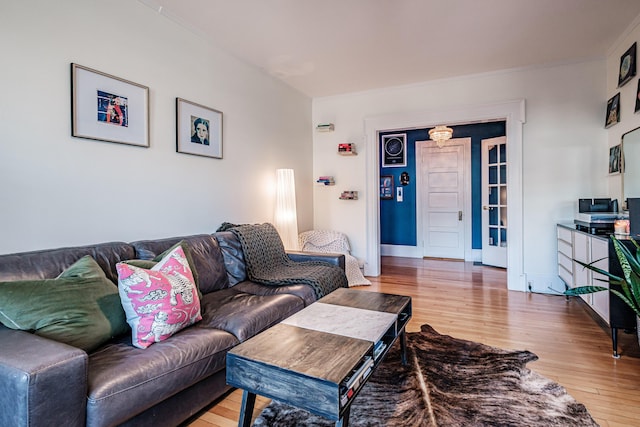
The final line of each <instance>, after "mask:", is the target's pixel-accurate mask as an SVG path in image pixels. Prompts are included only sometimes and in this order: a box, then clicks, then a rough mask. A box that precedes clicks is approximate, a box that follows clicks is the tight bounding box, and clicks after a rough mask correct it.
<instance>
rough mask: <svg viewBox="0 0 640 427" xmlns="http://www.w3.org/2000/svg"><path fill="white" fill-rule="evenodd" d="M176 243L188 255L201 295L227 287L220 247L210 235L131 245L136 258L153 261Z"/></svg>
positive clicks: (149, 241) (141, 242) (227, 282)
mask: <svg viewBox="0 0 640 427" xmlns="http://www.w3.org/2000/svg"><path fill="white" fill-rule="evenodd" d="M181 241H182V242H181ZM178 242H181V244H182V247H183V248H184V249H185V251H187V252H188V253H189V256H190V258H191V261H192V269H193V270H194V271H195V275H196V276H197V279H198V287H199V289H200V291H201V292H202V293H203V294H206V293H209V292H212V291H215V290H218V289H224V288H227V287H228V286H229V280H228V279H227V273H226V270H225V268H224V259H223V258H222V253H221V252H220V247H219V246H218V242H217V241H216V239H214V238H213V236H211V235H208V234H199V235H195V236H185V237H173V238H169V239H160V240H141V241H138V242H133V243H131V245H132V246H133V247H134V248H135V250H136V258H140V259H154V258H155V257H157V256H158V255H160V254H161V253H163V252H164V251H166V250H167V249H169V248H170V247H172V246H173V245H175V244H176V243H178Z"/></svg>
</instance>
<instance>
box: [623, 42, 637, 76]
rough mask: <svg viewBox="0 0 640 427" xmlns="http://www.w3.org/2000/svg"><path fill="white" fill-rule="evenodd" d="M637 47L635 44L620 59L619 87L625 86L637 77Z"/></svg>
mask: <svg viewBox="0 0 640 427" xmlns="http://www.w3.org/2000/svg"><path fill="white" fill-rule="evenodd" d="M636 45H637V43H634V44H632V45H631V47H630V48H629V49H627V51H626V52H625V53H624V54H623V55H622V56H621V57H620V72H619V74H618V87H621V86H624V85H625V84H626V83H627V82H628V81H629V80H631V79H632V78H633V76H635V75H636Z"/></svg>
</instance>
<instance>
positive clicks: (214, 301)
mask: <svg viewBox="0 0 640 427" xmlns="http://www.w3.org/2000/svg"><path fill="white" fill-rule="evenodd" d="M201 305H202V321H201V322H199V323H198V324H197V327H199V328H202V327H205V328H216V329H222V330H224V331H227V332H229V333H232V334H233V335H235V336H236V338H238V339H239V340H240V341H245V340H247V339H249V338H251V337H252V336H254V335H256V334H257V333H259V332H261V331H263V330H265V329H267V328H269V327H270V326H273V325H275V324H276V323H278V322H280V321H281V320H284V319H286V318H287V317H289V316H291V315H292V314H294V313H296V312H297V311H300V310H302V309H303V308H304V302H303V301H302V299H300V298H299V297H297V296H295V295H289V294H280V295H268V296H267V295H251V294H248V293H245V292H241V291H239V290H237V289H236V287H233V288H228V289H223V290H220V291H216V292H212V293H210V294H207V295H204V296H203V297H202V301H201Z"/></svg>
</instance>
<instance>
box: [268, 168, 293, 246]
mask: <svg viewBox="0 0 640 427" xmlns="http://www.w3.org/2000/svg"><path fill="white" fill-rule="evenodd" d="M273 225H274V226H275V227H276V230H278V234H280V238H281V239H282V243H283V244H284V248H285V249H287V250H294V251H295V250H298V215H297V211H296V183H295V179H294V174H293V169H277V170H276V211H275V214H274V219H273Z"/></svg>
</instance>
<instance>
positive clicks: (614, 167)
mask: <svg viewBox="0 0 640 427" xmlns="http://www.w3.org/2000/svg"><path fill="white" fill-rule="evenodd" d="M621 166H622V145H621V144H618V145H614V146H613V147H609V174H617V173H620V172H621V171H622V168H621Z"/></svg>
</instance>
